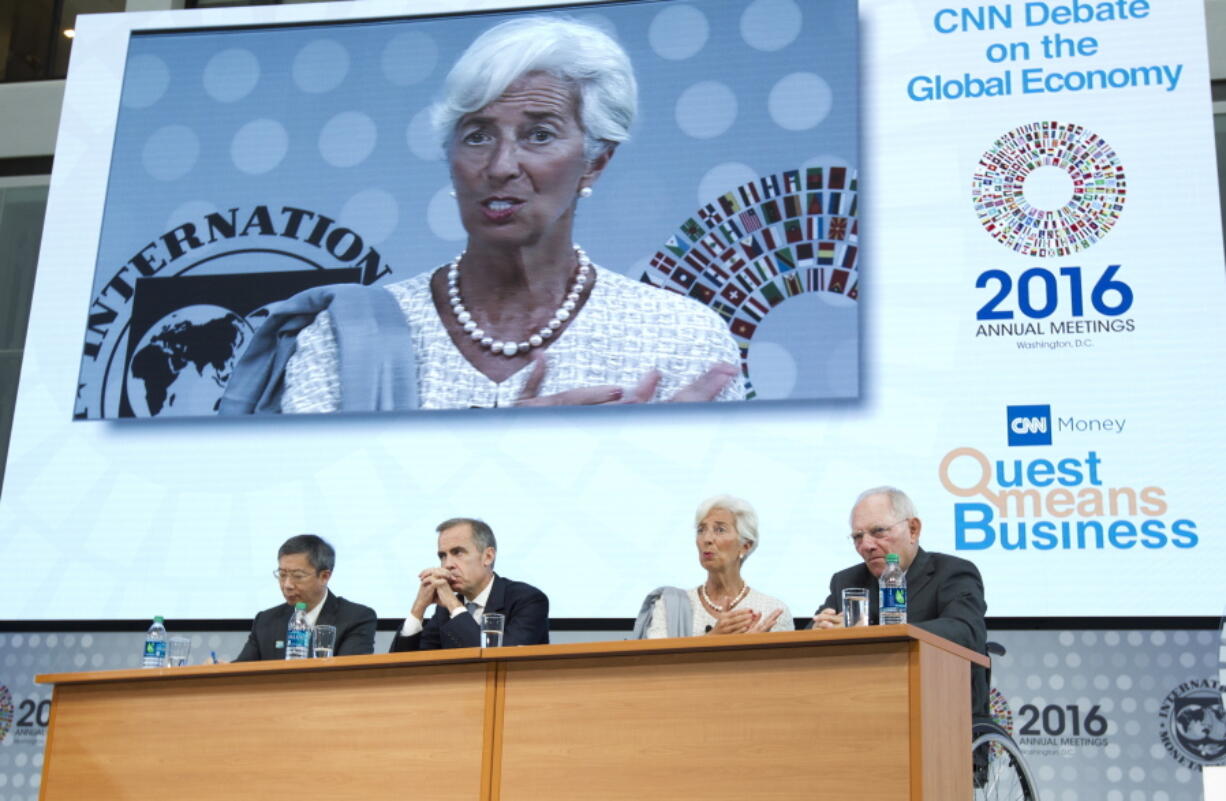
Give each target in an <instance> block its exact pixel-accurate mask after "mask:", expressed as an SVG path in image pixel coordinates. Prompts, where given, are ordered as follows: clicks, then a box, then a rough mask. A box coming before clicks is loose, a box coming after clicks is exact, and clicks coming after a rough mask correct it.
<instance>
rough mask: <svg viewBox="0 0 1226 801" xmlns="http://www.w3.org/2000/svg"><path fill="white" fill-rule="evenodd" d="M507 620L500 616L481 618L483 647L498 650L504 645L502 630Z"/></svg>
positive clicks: (493, 615)
mask: <svg viewBox="0 0 1226 801" xmlns="http://www.w3.org/2000/svg"><path fill="white" fill-rule="evenodd" d="M504 625H506V618H505V617H503V616H502V615H498V614H489V615H482V616H481V647H482V648H497V647H499V646H500V645H502V630H503V626H504Z"/></svg>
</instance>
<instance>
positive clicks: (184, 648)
mask: <svg viewBox="0 0 1226 801" xmlns="http://www.w3.org/2000/svg"><path fill="white" fill-rule="evenodd" d="M191 652H192V641H191V640H190V639H188V638H187V637H171V638H170V640H169V641H168V642H167V643H166V664H167V665H169V666H170V667H183V666H184V665H186V664H187V657H188V656H189V655H190V654H191Z"/></svg>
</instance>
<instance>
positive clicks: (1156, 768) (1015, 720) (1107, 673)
mask: <svg viewBox="0 0 1226 801" xmlns="http://www.w3.org/2000/svg"><path fill="white" fill-rule="evenodd" d="M170 627H171V631H172V632H173V631H174V628H175V626H174V621H170ZM627 633H628V632H625V631H621V632H554V633H553V635H552V639H553V641H554V642H587V641H593V642H598V641H602V640H612V639H621V638H623V637H625V636H627ZM142 636H143V635H141V634H137V633H119V632H64V631H57V632H49V631H42V632H22V633H3V634H0V801H35V799H37V798H38V780H39V774H40V769H41V766H42V758H43V746H44V744H45V741H46V733H47V723H48V722H49V720H50V714H51V691H50V688H49V687H45V686H42V685H37V684H34V682H33V676H34V675H35V674H36V673H62V672H71V671H77V670H116V669H123V668H135V667H138V666H139V665H140V653H141V646H142ZM189 636H191V639H192V660H191V661H192V662H193V663H194V662H197V661H199V659H200V658H201V657H202V656H203V655H207V654H208V653H209V652H210V651H216V652H217V654H218V656H220V657H222V658H227V657H231V656H233V655H235V654H237V653H238V651H239V649H240V648H242V644H243V642H244V640H245V639H246V637H247V635H246V633H243V632H232V631H231V632H199V633H195V634H192V635H189ZM990 636H991V638H992V639H993V640H995V641H998V642H1000V643H1001V644H1003V645H1004V646H1005V647H1006V649H1007V650H1008V653H1007V654H1006V655H1005V656H1003V657H997V658H996V659H995V664H994V666H993V671H992V680H993V681H992V683H993V691H992V707H993V712H994V713H995V715H996V716H997V718H998V719H999V720H1000V722H1001V723H1002V725H1004V726H1005V727H1006V728H1007V729H1009V730H1010V731H1011V732H1012V733H1013V736H1014V738H1015V739H1016V740H1017V742H1018V743H1019V744H1020V746H1021V748H1022V751H1023V752H1024V753H1025V755H1026V758H1027V761H1028V762H1029V764H1030V766H1031V768H1032V769H1033V770H1034V773H1035V779H1036V780H1037V781H1038V783H1039V787H1040V789H1041V791H1042V794H1041V801H1200V799H1201V798H1202V793H1201V782H1202V770H1203V769H1204V767H1205V766H1207V765H1221V764H1226V715H1224V714H1223V712H1222V702H1221V697H1220V693H1219V688H1220V685H1219V681H1220V679H1219V675H1220V674H1219V667H1218V655H1217V649H1218V643H1217V637H1218V635H1217V632H1214V631H1207V630H1200V631H1189V630H1149V631H1114V630H1107V631H1103V630H1064V631H994V632H990ZM390 644H391V632H380V633H379V636H378V637H377V638H376V650H377V651H386V650H387V648H388V647H389V646H390ZM235 714H242V712H241V710H236V711H235ZM780 725H784V726H786V725H787V721H780Z"/></svg>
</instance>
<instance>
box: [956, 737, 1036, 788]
mask: <svg viewBox="0 0 1226 801" xmlns="http://www.w3.org/2000/svg"><path fill="white" fill-rule="evenodd" d="M971 741H972V742H971V755H972V760H973V763H974V767H975V781H974V786H975V795H974V799H975V801H1039V791H1038V788H1036V787H1035V783H1034V778H1033V777H1032V776H1031V775H1030V768H1029V767H1028V766H1027V765H1026V760H1025V758H1023V757H1022V752H1021V749H1019V748H1018V747H1017V743H1015V742H1013V738H1012V737H1010V736H1009V734H1008V732H1006V731H1005V730H1004V729H1002V728H1001V727H999V726H997V725H995V724H992V723H977V724H975V726H974V729H973V732H972V737H971Z"/></svg>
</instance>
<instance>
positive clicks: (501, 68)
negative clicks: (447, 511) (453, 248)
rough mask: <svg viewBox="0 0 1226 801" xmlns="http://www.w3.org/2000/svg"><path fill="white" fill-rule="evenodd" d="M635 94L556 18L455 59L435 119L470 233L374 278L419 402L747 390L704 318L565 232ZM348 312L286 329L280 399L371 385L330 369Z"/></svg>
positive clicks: (627, 77)
mask: <svg viewBox="0 0 1226 801" xmlns="http://www.w3.org/2000/svg"><path fill="white" fill-rule="evenodd" d="M636 101H637V85H636V81H635V76H634V72H633V69H632V67H631V64H630V59H629V57H628V56H627V55H626V53H625V51H624V50H623V49H622V48H621V47H620V46H619V45H618V44H617V43H616V42H614V41H613V40H612V39H611V38H610V37H609V36H608V35H606V34H605V33H603V32H602V31H600V30H598V29H596V28H594V27H591V26H588V25H584V24H581V23H577V22H574V21H570V20H565V19H552V18H544V17H539V16H538V17H529V18H524V19H516V20H511V21H509V22H505V23H502V24H500V25H497V26H495V27H494V28H492V29H490V30H488V31H486V32H485V33H484V34H482V35H481V36H480V37H478V38H477V39H476V41H474V42H473V43H472V45H471V46H469V48H468V50H467V51H466V52H465V53H464V54H463V55H462V56H461V58H460V59H459V61H458V62H457V63H456V64H455V66H454V67H453V68H452V70H451V72H450V74H449V75H448V76H447V79H446V82H445V85H444V96H443V99H442V100H441V101H439V102H438V103H436V104H435V106H434V107H433V109H432V121H433V124H434V127H435V130H436V133H437V135H438V137H439V139H440V140H441V141H442V144H443V148H444V150H445V152H446V154H447V159H448V165H449V171H450V175H451V179H452V184H453V187H454V189H453V193H454V195H455V202H456V204H457V207H458V210H459V217H460V220H461V222H462V224H463V227H464V230H465V232H466V235H467V244H466V246H465V248H464V250H463V251H462V252H461V253H459V254H458V255H457V256H456V257H455V258H454V259H453V260H452V261H451V263H450V264H447V265H444V266H441V267H438V268H436V269H432V270H429V271H427V272H423V273H421V274H420V275H417V276H415V277H413V278H410V279H408V280H405V281H401V282H398V283H392V284H389V285H387V286H386V287H385V288H384V289H385V290H386V291H387V292H388V293H390V294H391V295H392V296H393V297H394V299H395V301H396V303H397V304H398V306H399V309H400V312H401V314H402V316H403V319H404V322H405V323H406V324H407V326H408V330H409V339H410V341H411V342H412V357H413V359H415V361H416V376H417V387H416V392H417V396H416V405H418V406H420V407H422V408H436V409H438V408H464V407H474V406H476V407H492V406H512V405H572V404H604V403H642V402H649V401H707V400H739V399H742V398H744V395H745V390H744V383H743V378H742V375H741V371H740V369H739V367H737V366H736V365H738V364H739V362H740V359H739V354H738V350H737V346H736V344H735V342H734V341H733V339H732V337H731V335H730V334H729V332H728V329H727V327H726V326H725V324H724V322H723V321H722V320H721V319H720V317H719V316H718V315H717V314H715V313H714V312H713V311H711V310H710V309H708V308H706V307H705V306H703V305H702V304H700V303H697V302H695V301H693V300H690V299H688V298H685V297H682V296H680V295H677V294H675V293H672V292H667V291H664V290H661V289H657V288H654V287H651V286H649V285H646V284H643V283H639V282H636V281H633V280H631V279H629V278H626V277H624V276H623V275H621V274H619V273H618V272H615V271H612V270H606V269H604V268H602V267H600V266H599V265H598V263H597V262H598V260H599V258H600V254H599V253H593V254H588V253H587V252H586V251H585V250H584V249H583V247H582V245H581V244H579V243H575V242H574V241H573V238H572V229H573V225H574V220H575V215H576V214H577V213H582V208H583V202H584V199H585V198H588V197H590V196H591V195H592V194H593V193H594V192H597V191H599V179H600V177H601V174H602V173H603V172H604V171H605V170H606V169H608V168H610V166H611V165H612V164H613V163H614V156H615V155H616V153H617V148H618V145H619V144H620V143H622V142H625V141H626V140H627V139H628V138H629V136H630V128H631V125H632V123H633V121H634V117H635V108H636ZM408 255H409V256H410V257H411V254H408ZM347 325H356V326H357V327H358V330H359V331H361V330H362V329H363V328H368V327H369V322H368V321H358V322H357V323H356V324H352V323H347V322H346V321H344V320H343V319H341V317H340V316H338V315H337V314H335V313H333V312H330V311H323V312H321V313H319V315H318V316H317V318H316V319H315V321H314V322H313V323H312V324H310V325H309V326H307V327H306V328H305V329H303V330H302V332H301V333H300V334H299V335H298V336H297V347H296V351H295V352H294V354H293V355H292V357H290V359H289V361H288V364H287V365H286V370H285V384H284V394H283V396H282V401H281V408H282V411H285V412H330V411H336V410H339V409H342V408H347V405H346V404H345V396H346V393H348V392H350V391H357V392H360V393H362V394H363V395H364V396H370V395H371V394H372V393H371V391H370V389H369V388H367V387H363V388H357V389H352V388H351V387H349V386H346V380H344V378H343V377H342V376H344V375H346V371H345V366H344V363H343V362H344V359H345V352H346V351H345V342H346V339H347V338H351V337H354V336H363V335H364V334H362V333H357V334H354V333H350V332H349V331H348V330H346V326H347ZM338 343H339V344H338ZM360 358H361V357H360ZM372 372H373V373H374V377H373V379H372V380H376V381H377V380H379V375H378V374H379V371H378V370H375V371H367V373H368V374H369V373H372ZM373 394H374V395H375V396H378V394H379V393H378V391H375V392H374V393H373Z"/></svg>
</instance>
